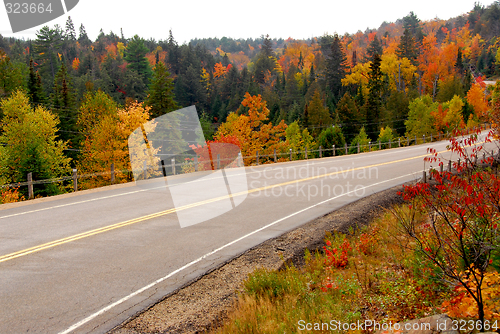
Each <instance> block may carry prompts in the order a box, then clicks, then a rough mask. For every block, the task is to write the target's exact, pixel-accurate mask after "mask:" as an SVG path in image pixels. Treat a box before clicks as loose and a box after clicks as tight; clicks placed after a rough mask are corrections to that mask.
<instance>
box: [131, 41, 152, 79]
mask: <svg viewBox="0 0 500 334" xmlns="http://www.w3.org/2000/svg"><path fill="white" fill-rule="evenodd" d="M148 52H149V50H148V48H147V47H146V46H145V45H144V40H143V39H142V38H140V37H139V36H138V35H135V36H134V37H133V38H132V39H131V40H130V42H129V43H128V45H127V49H126V52H125V60H126V61H127V62H128V65H127V68H129V69H132V70H134V71H136V72H137V73H138V74H139V75H140V76H141V78H142V80H143V82H144V84H145V85H146V86H148V85H149V80H150V79H151V76H152V71H151V67H150V66H149V62H148V60H147V59H146V57H145V56H146V54H147V53H148Z"/></svg>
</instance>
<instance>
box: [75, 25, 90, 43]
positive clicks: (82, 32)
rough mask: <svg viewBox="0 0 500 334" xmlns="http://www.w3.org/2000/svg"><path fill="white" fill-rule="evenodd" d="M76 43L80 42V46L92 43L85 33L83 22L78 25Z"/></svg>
mask: <svg viewBox="0 0 500 334" xmlns="http://www.w3.org/2000/svg"><path fill="white" fill-rule="evenodd" d="M78 43H80V45H82V46H89V45H90V44H91V43H92V42H91V40H90V38H89V36H88V35H87V31H86V30H85V27H84V26H83V23H82V24H81V25H80V30H79V35H78Z"/></svg>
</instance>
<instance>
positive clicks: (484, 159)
mask: <svg viewBox="0 0 500 334" xmlns="http://www.w3.org/2000/svg"><path fill="white" fill-rule="evenodd" d="M485 162H486V152H483V164H484V163H485Z"/></svg>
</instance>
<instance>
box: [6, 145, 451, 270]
mask: <svg viewBox="0 0 500 334" xmlns="http://www.w3.org/2000/svg"><path fill="white" fill-rule="evenodd" d="M443 152H446V151H443ZM429 155H430V154H425V155H420V156H416V157H410V158H404V159H399V160H393V161H387V162H382V163H379V164H374V165H368V166H363V167H355V168H350V169H348V170H341V171H335V172H331V173H326V174H321V175H314V176H311V177H306V178H302V179H297V180H292V181H287V182H282V183H278V184H273V185H268V186H264V187H260V188H255V189H250V190H248V191H242V192H238V193H235V194H231V195H224V196H220V197H215V198H211V199H208V200H205V201H200V202H196V203H192V204H188V205H184V206H182V207H179V208H172V209H168V210H165V211H160V212H156V213H153V214H149V215H146V216H142V217H138V218H133V219H130V220H126V221H123V222H119V223H115V224H112V225H108V226H103V227H100V228H97V229H93V230H90V231H86V232H82V233H78V234H75V235H72V236H68V237H65V238H61V239H58V240H54V241H51V242H47V243H44V244H41V245H37V246H33V247H30V248H26V249H23V250H20V251H16V252H13V253H9V254H6V255H3V256H0V263H2V262H6V261H9V260H13V259H16V258H19V257H22V256H26V255H29V254H33V253H36V252H39V251H42V250H45V249H49V248H53V247H56V246H59V245H63V244H66V243H69V242H73V241H77V240H80V239H83V238H87V237H90V236H93V235H97V234H101V233H104V232H108V231H112V230H115V229H118V228H121V227H125V226H129V225H133V224H136V223H140V222H144V221H147V220H150V219H153V218H158V217H162V216H165V215H168V214H171V213H174V212H178V211H181V210H186V209H190V208H193V207H198V206H201V205H206V204H210V203H214V202H218V201H220V200H223V199H228V198H232V197H236V196H242V195H246V194H251V193H255V192H260V191H264V190H267V189H272V188H275V187H283V186H288V185H291V184H296V183H301V182H307V181H312V180H316V179H319V178H324V177H329V176H332V175H336V174H341V173H350V172H354V171H358V170H362V169H367V168H375V167H378V166H384V165H389V164H395V163H399V162H404V161H408V160H414V159H419V158H422V157H426V156H429Z"/></svg>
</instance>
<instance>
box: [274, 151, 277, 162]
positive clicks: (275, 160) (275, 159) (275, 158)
mask: <svg viewBox="0 0 500 334" xmlns="http://www.w3.org/2000/svg"><path fill="white" fill-rule="evenodd" d="M277 161H278V158H277V157H276V149H274V162H277Z"/></svg>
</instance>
